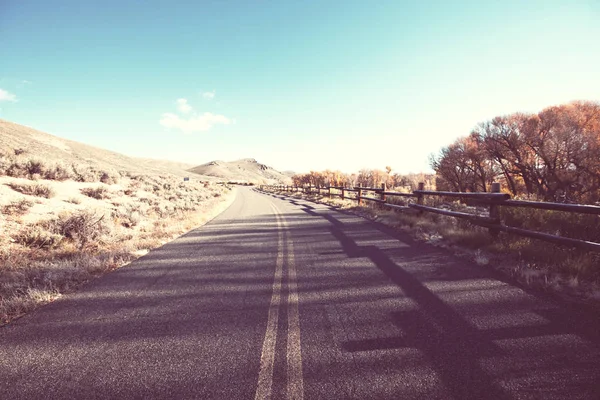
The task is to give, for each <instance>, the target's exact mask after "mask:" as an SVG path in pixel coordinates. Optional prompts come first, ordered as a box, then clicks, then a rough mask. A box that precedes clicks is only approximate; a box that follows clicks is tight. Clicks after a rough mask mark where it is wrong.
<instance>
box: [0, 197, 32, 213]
mask: <svg viewBox="0 0 600 400" xmlns="http://www.w3.org/2000/svg"><path fill="white" fill-rule="evenodd" d="M32 206H33V202H32V201H31V200H27V199H21V200H15V201H12V202H10V203H9V204H6V205H4V206H3V207H2V214H5V215H23V214H25V213H26V212H27V210H29V209H30V208H31V207H32Z"/></svg>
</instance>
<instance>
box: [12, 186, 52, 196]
mask: <svg viewBox="0 0 600 400" xmlns="http://www.w3.org/2000/svg"><path fill="white" fill-rule="evenodd" d="M9 186H10V188H11V189H13V190H15V191H17V192H19V193H23V194H26V195H29V196H37V197H44V198H46V199H49V198H50V197H53V196H54V195H55V193H54V190H52V188H51V187H50V186H49V185H45V184H42V183H11V184H9Z"/></svg>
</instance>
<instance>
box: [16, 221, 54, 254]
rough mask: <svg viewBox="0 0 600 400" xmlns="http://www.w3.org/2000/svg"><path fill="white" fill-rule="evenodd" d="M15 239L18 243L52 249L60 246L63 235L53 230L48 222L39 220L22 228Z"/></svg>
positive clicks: (34, 247)
mask: <svg viewBox="0 0 600 400" xmlns="http://www.w3.org/2000/svg"><path fill="white" fill-rule="evenodd" d="M13 239H14V240H15V242H16V243H19V244H20V245H22V246H25V247H28V248H32V249H52V248H55V247H57V246H58V244H59V243H60V242H61V240H62V239H63V237H62V236H61V235H60V234H57V233H55V232H52V230H51V229H50V228H49V225H48V222H47V221H44V222H39V223H37V224H33V225H28V226H26V227H24V228H22V229H21V230H20V231H19V232H18V233H17V234H16V235H15V236H13Z"/></svg>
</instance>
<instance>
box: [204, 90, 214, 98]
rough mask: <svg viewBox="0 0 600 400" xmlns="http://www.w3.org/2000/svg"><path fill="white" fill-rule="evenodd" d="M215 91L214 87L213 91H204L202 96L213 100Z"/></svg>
mask: <svg viewBox="0 0 600 400" xmlns="http://www.w3.org/2000/svg"><path fill="white" fill-rule="evenodd" d="M215 93H216V91H215V90H214V89H213V91H212V92H204V93H202V97H204V98H205V99H207V100H212V99H214V98H215Z"/></svg>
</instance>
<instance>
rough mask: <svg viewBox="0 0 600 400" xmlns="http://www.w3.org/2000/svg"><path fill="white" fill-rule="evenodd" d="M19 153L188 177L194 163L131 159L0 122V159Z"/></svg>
mask: <svg viewBox="0 0 600 400" xmlns="http://www.w3.org/2000/svg"><path fill="white" fill-rule="evenodd" d="M15 150H17V152H19V151H21V150H22V151H23V152H24V153H26V154H27V155H28V156H30V157H39V158H43V160H44V161H45V162H56V163H58V162H60V163H61V164H63V165H66V166H69V165H73V164H75V165H85V166H89V167H93V168H95V169H97V170H108V171H114V172H115V173H117V172H119V171H123V172H129V173H136V174H151V175H152V174H173V175H177V176H187V175H189V172H187V171H186V170H188V169H189V168H191V167H192V165H191V164H182V163H178V162H171V161H164V160H153V159H145V158H134V157H128V156H125V155H123V154H119V153H116V152H113V151H109V150H104V149H101V148H98V147H93V146H89V145H86V144H83V143H78V142H75V141H72V140H67V139H63V138H60V137H57V136H53V135H50V134H48V133H45V132H41V131H38V130H36V129H33V128H30V127H27V126H23V125H19V124H16V123H14V122H9V121H6V120H2V119H0V156H1V155H2V154H14V153H15ZM203 178H204V177H203ZM209 179H210V178H209Z"/></svg>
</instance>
